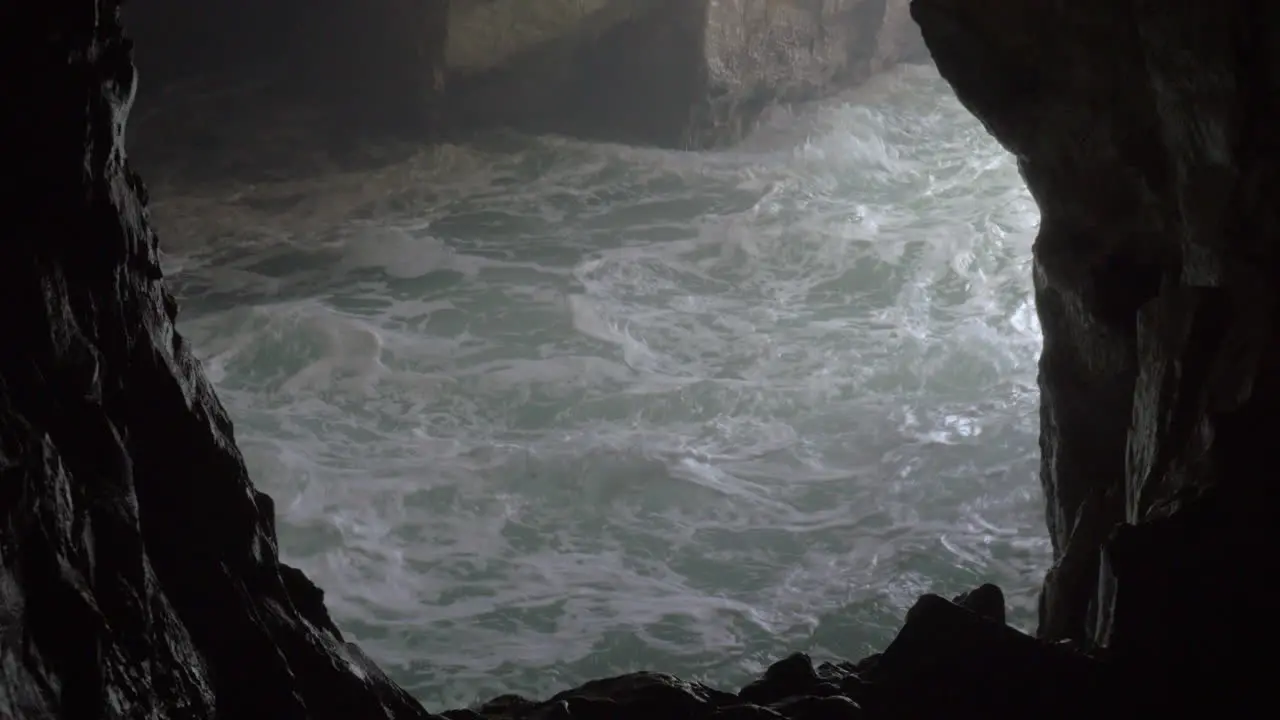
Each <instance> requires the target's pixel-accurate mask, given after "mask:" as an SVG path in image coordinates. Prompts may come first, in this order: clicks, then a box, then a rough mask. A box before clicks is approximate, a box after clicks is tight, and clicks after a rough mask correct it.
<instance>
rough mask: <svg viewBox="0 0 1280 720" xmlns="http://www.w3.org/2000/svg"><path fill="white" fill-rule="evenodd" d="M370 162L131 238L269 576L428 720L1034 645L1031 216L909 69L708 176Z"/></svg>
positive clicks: (565, 162) (770, 127) (679, 170)
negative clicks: (958, 634) (975, 639)
mask: <svg viewBox="0 0 1280 720" xmlns="http://www.w3.org/2000/svg"><path fill="white" fill-rule="evenodd" d="M396 153H397V154H396V157H395V159H394V161H391V162H386V163H383V164H382V165H380V166H378V167H377V169H373V170H367V171H360V172H345V173H341V172H333V173H319V174H318V175H319V176H316V177H309V178H307V179H305V180H292V181H288V182H284V181H281V182H277V183H266V184H258V185H239V186H233V185H227V186H225V187H222V188H213V187H203V188H201V189H199V190H196V189H191V188H187V189H183V188H177V187H174V188H163V187H161V188H157V189H156V191H155V192H154V195H155V196H156V200H155V203H154V218H155V222H156V225H157V228H158V229H159V231H160V233H161V236H162V238H163V245H164V248H165V252H166V258H165V261H166V267H167V270H168V274H169V278H170V283H172V285H173V287H174V288H175V290H176V291H177V293H178V294H179V296H180V298H181V300H182V305H183V310H182V316H181V322H180V326H181V330H182V331H183V332H184V333H185V334H186V335H187V337H189V338H190V339H191V340H192V341H193V344H194V347H195V348H196V349H197V350H198V353H199V355H200V357H201V358H202V360H203V361H204V364H205V367H206V368H207V370H208V373H209V375H210V377H211V378H212V380H213V381H214V383H215V384H216V385H217V388H218V392H219V395H220V396H221V398H222V400H223V402H224V403H225V404H226V406H227V408H228V410H229V412H230V414H231V417H232V418H233V420H234V422H235V427H236V436H237V439H238V441H239V443H240V446H241V448H242V449H243V451H244V455H245V459H246V461H247V463H248V465H249V468H250V470H251V471H252V474H253V477H254V478H255V480H256V481H257V483H258V484H259V485H260V486H261V487H262V488H263V489H264V490H266V491H267V492H269V493H270V494H271V495H272V496H273V497H274V498H275V499H276V502H277V510H278V513H279V530H280V541H281V552H282V554H283V555H284V557H285V558H286V560H287V561H288V562H290V563H292V564H294V565H296V566H298V567H300V568H302V569H303V570H305V571H306V572H307V574H308V575H310V576H311V578H313V579H314V580H315V581H316V582H317V583H318V584H319V585H320V586H321V587H322V588H323V589H324V590H325V592H326V594H327V600H328V604H329V607H330V608H331V610H332V612H333V614H334V617H335V618H336V620H337V622H338V624H339V625H340V626H341V627H342V628H343V630H344V631H345V632H346V633H347V634H348V635H349V636H350V638H351V639H354V640H356V641H358V642H359V643H360V644H361V645H362V646H363V647H364V648H365V649H366V650H367V651H368V653H369V654H370V655H371V656H373V657H374V658H375V659H376V660H378V661H379V662H380V663H381V664H382V665H383V667H385V668H386V669H387V670H388V671H389V673H390V674H391V675H392V676H393V677H394V678H395V679H396V680H398V681H399V682H401V683H402V684H403V685H404V686H405V687H406V688H408V689H409V690H410V691H411V692H413V693H414V694H415V695H417V696H418V697H419V698H421V699H422V700H423V701H424V702H426V703H428V705H429V706H431V707H435V708H441V707H444V706H457V705H463V704H467V703H470V702H473V701H475V700H476V699H478V698H485V697H489V696H492V695H495V694H499V693H503V692H519V693H525V694H528V695H532V696H544V695H547V694H549V693H552V692H554V691H556V690H559V689H563V688H565V687H567V686H570V685H573V684H575V683H579V682H582V681H584V680H587V679H589V678H592V677H598V676H603V675H608V674H614V673H623V672H627V671H631V670H639V669H655V670H661V671H666V672H672V673H676V674H679V675H682V676H686V677H689V678H696V679H701V680H705V681H708V682H711V683H715V684H718V685H722V686H727V687H734V686H737V685H738V684H740V683H743V682H744V681H746V680H747V679H749V678H750V677H751V676H752V675H753V674H755V673H757V672H759V671H760V670H761V669H762V668H764V667H766V666H767V665H768V664H769V663H770V662H771V661H773V660H776V659H778V658H780V657H782V656H783V655H784V654H786V653H788V652H791V651H796V650H803V651H808V652H810V653H811V654H813V655H814V656H815V657H818V658H826V657H842V658H851V659H856V658H859V657H862V656H864V655H866V654H867V653H869V652H872V651H874V650H876V649H878V648H881V647H882V646H883V645H884V644H885V643H886V642H888V641H889V640H890V639H891V638H892V637H893V634H894V632H895V630H896V628H897V627H898V626H899V624H900V623H901V621H902V618H903V614H904V611H905V610H906V609H907V608H908V607H909V606H910V605H911V604H912V602H913V601H914V600H915V599H916V598H917V597H918V596H919V595H920V594H922V593H926V592H937V593H942V594H946V595H950V594H954V593H957V592H960V591H963V590H965V589H968V588H970V587H972V586H974V585H977V584H979V583H982V582H988V581H989V582H995V583H998V584H999V585H1001V586H1003V587H1004V588H1005V589H1006V591H1007V592H1008V595H1009V603H1010V605H1011V608H1010V611H1011V615H1010V617H1011V621H1012V622H1013V623H1014V624H1016V625H1019V626H1022V627H1027V626H1029V625H1031V624H1032V623H1033V622H1034V605H1035V592H1036V589H1037V586H1038V583H1039V581H1040V578H1041V575H1042V573H1043V571H1044V569H1045V567H1046V565H1047V562H1048V553H1049V550H1048V544H1047V540H1046V538H1045V533H1044V522H1043V511H1042V495H1041V491H1040V489H1039V486H1038V484H1037V481H1036V471H1037V464H1038V457H1037V456H1038V450H1037V444H1036V433H1037V429H1038V428H1037V415H1036V407H1037V394H1036V388H1035V362H1036V358H1037V355H1038V352H1039V347H1040V336H1039V328H1038V326H1037V323H1036V317H1035V313H1034V308H1033V305H1032V300H1031V296H1030V266H1029V263H1030V244H1031V240H1032V237H1033V235H1034V232H1035V227H1036V224H1037V222H1038V215H1037V211H1036V208H1035V205H1034V203H1033V202H1032V200H1031V199H1030V197H1029V196H1028V194H1027V191H1026V189H1025V186H1024V184H1023V183H1022V181H1021V179H1020V178H1019V176H1018V173H1017V170H1016V167H1015V164H1014V162H1013V160H1012V158H1011V157H1010V156H1009V155H1008V154H1007V153H1006V152H1005V151H1003V150H1002V149H1001V148H1000V147H999V146H998V145H997V144H996V143H995V142H994V141H993V140H992V139H991V138H990V137H989V136H988V135H987V134H986V133H985V132H984V130H983V129H982V127H981V126H980V125H979V124H978V122H977V121H976V120H975V119H973V118H972V117H971V116H970V115H968V114H967V113H966V112H965V110H964V109H963V108H962V107H961V106H960V105H959V103H958V102H957V100H956V99H955V97H954V95H953V94H952V93H951V92H950V90H949V89H948V88H947V86H946V85H945V83H944V82H942V80H941V79H940V78H939V77H938V75H937V73H936V71H935V70H934V69H932V68H930V67H904V68H900V69H898V70H896V71H894V72H892V73H890V74H887V75H885V76H883V77H880V78H877V79H876V80H875V81H873V82H872V83H871V84H870V85H868V86H865V87H863V88H860V89H858V90H857V91H854V92H851V93H849V94H847V95H845V96H842V97H838V98H834V99H831V100H829V101H824V102H822V103H819V104H816V105H813V106H806V107H798V108H792V109H789V110H785V111H783V110H777V111H773V112H772V113H771V114H770V116H769V117H768V118H767V119H766V122H765V123H764V124H763V126H762V127H761V128H760V129H759V130H758V131H757V132H755V133H754V134H753V135H752V136H751V137H750V138H749V139H748V140H747V141H746V142H744V143H742V144H741V145H740V146H738V147H735V148H733V149H732V150H728V151H723V152H706V153H693V152H689V153H682V152H671V151H665V150H655V149H642V148H632V147H622V146H617V145H610V144H600V143H589V142H580V141H575V140H568V139H563V138H555V137H521V136H513V135H494V136H490V137H485V138H480V139H478V140H477V141H476V142H475V143H473V144H469V145H446V146H439V147H431V148H402V149H399V150H397V151H396Z"/></svg>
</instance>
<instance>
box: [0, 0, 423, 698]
mask: <svg viewBox="0 0 1280 720" xmlns="http://www.w3.org/2000/svg"><path fill="white" fill-rule="evenodd" d="M118 9H119V2H118V1H109V0H98V1H97V2H89V1H85V2H74V3H73V2H49V3H32V4H27V5H25V6H24V9H23V11H22V12H23V15H22V17H21V20H22V22H21V23H18V22H14V20H15V18H14V17H12V16H11V15H9V14H8V13H6V14H5V15H6V17H5V22H4V23H3V26H2V27H3V30H0V33H2V37H0V53H2V55H0V62H2V64H3V67H4V68H5V72H4V73H3V74H0V95H2V96H3V97H4V98H5V109H4V110H3V111H0V122H2V123H3V125H0V153H3V156H4V158H5V162H6V167H5V173H4V192H3V193H0V203H3V212H2V213H0V216H3V217H4V220H5V233H4V238H3V241H0V303H2V306H3V308H4V312H2V313H0V337H2V338H3V348H4V349H3V351H0V717H4V718H21V719H23V720H39V719H40V718H99V717H101V718H121V719H126V718H127V719H129V720H136V719H138V718H212V717H215V716H217V717H221V718H278V719H282V720H283V719H286V718H334V720H338V719H341V720H349V719H350V718H421V717H426V716H427V714H426V712H425V711H424V710H422V709H421V708H420V707H419V706H418V705H417V704H416V703H415V702H414V701H413V700H412V699H411V698H409V697H408V696H407V695H406V694H405V693H404V692H403V691H402V690H400V689H399V688H397V687H395V686H394V685H392V684H391V683H390V682H389V681H387V680H386V679H385V678H384V677H383V676H382V675H381V674H380V673H379V672H378V670H377V669H376V668H375V667H373V665H372V663H370V662H368V661H367V660H366V659H365V658H364V656H363V655H362V654H361V653H360V652H359V650H358V649H356V648H355V647H353V646H350V645H348V644H346V643H345V642H344V641H343V638H342V635H341V633H339V631H338V630H337V628H336V627H334V625H333V622H332V621H331V620H330V619H329V615H328V613H327V612H326V610H325V608H324V605H323V595H322V593H321V591H320V590H319V589H317V588H316V586H314V585H313V584H312V583H311V582H310V581H308V580H307V579H306V578H305V577H304V576H303V575H302V574H301V573H300V572H298V571H296V570H294V569H292V568H289V567H287V566H285V565H283V564H281V563H280V561H279V559H278V557H277V549H276V538H275V529H274V517H273V515H274V511H273V507H272V503H271V501H270V499H269V498H267V497H266V496H265V495H263V494H261V493H259V492H257V491H256V490H254V488H253V486H252V484H251V483H250V481H249V477H248V475H247V474H246V472H245V468H244V463H243V462H242V460H241V456H240V453H239V451H238V450H237V449H236V446H235V441H234V437H233V432H232V427H231V422H230V421H229V420H228V418H227V415H226V412H225V411H224V410H223V408H222V405H221V404H220V403H219V402H218V400H217V398H216V397H215V396H214V393H213V389H212V388H211V387H210V385H209V383H208V381H207V380H206V379H205V377H204V375H203V372H202V370H201V368H200V365H199V363H198V362H197V361H196V360H195V359H194V358H193V356H192V354H191V352H190V349H189V348H188V347H187V345H186V344H185V342H184V341H183V339H182V338H181V336H179V335H178V334H177V333H176V332H175V330H174V326H173V318H174V315H175V312H176V305H175V303H174V300H173V298H172V296H171V295H170V294H169V293H168V291H167V290H166V289H165V287H164V284H163V282H162V280H161V273H160V269H159V265H158V259H157V254H156V237H155V235H154V234H153V233H152V231H151V229H150V227H149V225H148V222H147V217H146V210H145V208H144V199H143V197H142V195H143V190H142V185H141V183H140V181H139V179H138V177H137V176H136V175H135V174H133V173H132V172H131V171H130V170H129V167H128V164H127V162H126V157H125V151H124V145H123V137H122V135H123V127H124V123H125V120H126V116H127V114H128V112H129V108H130V104H131V103H132V101H133V97H134V91H135V87H136V83H135V72H134V68H133V65H132V62H131V58H130V52H131V47H130V44H129V43H128V42H127V41H126V40H125V39H124V36H123V35H122V33H121V27H120V24H119V21H118V17H117V12H118ZM18 68H20V70H17V69H18ZM15 109H16V110H15Z"/></svg>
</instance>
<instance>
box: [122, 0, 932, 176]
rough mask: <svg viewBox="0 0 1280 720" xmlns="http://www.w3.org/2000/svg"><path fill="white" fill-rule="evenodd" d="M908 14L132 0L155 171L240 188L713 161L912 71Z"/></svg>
mask: <svg viewBox="0 0 1280 720" xmlns="http://www.w3.org/2000/svg"><path fill="white" fill-rule="evenodd" d="M907 6H908V0H367V1H359V0H313V1H310V2H308V1H306V0H276V1H275V2H270V3H263V2H255V1H254V0H223V2H218V3H205V4H196V5H190V6H188V4H183V5H175V4H174V3H171V2H166V1H165V0H133V1H132V2H130V3H129V4H128V6H127V12H126V24H127V26H128V27H129V29H130V32H131V34H132V36H134V37H135V38H136V39H137V40H138V43H139V48H140V49H139V56H138V63H139V66H140V69H141V75H142V77H143V92H142V96H141V97H140V99H139V113H138V114H137V117H136V118H135V122H134V129H133V138H132V140H133V143H132V145H133V146H134V147H135V149H136V150H137V151H138V155H139V157H140V159H141V161H142V162H143V163H144V165H146V166H147V167H149V168H154V169H164V170H166V171H168V170H175V171H180V172H181V173H183V174H185V175H194V176H197V177H200V176H206V175H209V174H214V175H222V176H228V175H229V176H232V177H236V178H240V179H244V178H248V177H252V176H254V175H256V174H258V173H261V172H263V171H264V169H265V170H268V171H270V172H275V173H279V172H295V173H296V172H303V173H305V172H307V171H308V170H310V169H314V168H315V167H316V166H317V165H320V166H323V165H324V164H325V163H328V162H332V161H335V160H336V161H337V162H339V163H342V162H350V161H352V158H355V157H357V156H359V155H360V150H361V147H360V146H361V145H362V144H367V143H368V142H369V141H371V142H372V143H373V144H377V143H379V142H381V141H384V140H388V139H392V140H394V139H407V140H409V141H410V142H414V143H420V142H423V141H432V140H437V139H439V138H440V137H441V136H444V135H448V136H454V137H465V136H466V135H468V134H469V133H471V132H474V131H477V130H484V129H491V128H496V127H508V128H514V129H517V130H521V131H525V132H533V133H555V134H562V135H571V136H579V137H584V138H591V139H598V140H605V141H612V142H622V143H632V144H645V145H659V146H664V147H672V148H707V147H716V146H723V145H728V144H731V143H733V142H735V141H737V140H739V139H740V138H741V137H742V136H743V135H744V134H745V133H746V132H747V131H749V130H750V129H751V127H752V126H753V124H754V123H755V121H756V120H757V119H758V117H759V116H760V114H761V112H762V111H763V110H764V109H765V107H767V106H768V105H769V104H771V103H779V102H794V101H803V100H810V99H815V98H819V97H823V96H826V95H829V94H831V93H834V92H837V91H839V90H841V89H844V88H847V87H851V86H853V85H856V84H858V83H860V82H862V81H863V80H865V79H867V78H868V77H869V76H870V75H872V74H873V73H875V72H878V71H879V70H881V69H883V68H885V67H888V66H890V65H892V64H894V63H896V62H899V61H901V60H913V59H914V60H920V59H923V58H924V50H923V48H924V46H923V42H922V41H921V39H920V36H919V32H918V30H917V29H916V27H915V25H914V24H913V23H912V22H911V20H910V18H909V16H908V11H907Z"/></svg>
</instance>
